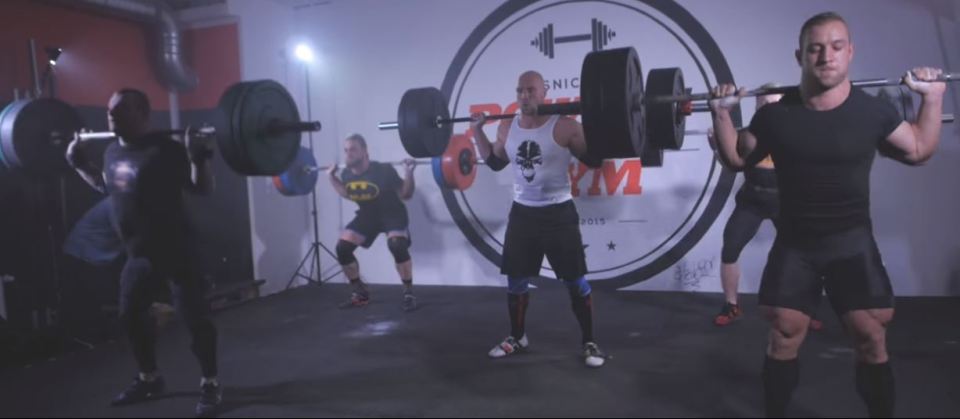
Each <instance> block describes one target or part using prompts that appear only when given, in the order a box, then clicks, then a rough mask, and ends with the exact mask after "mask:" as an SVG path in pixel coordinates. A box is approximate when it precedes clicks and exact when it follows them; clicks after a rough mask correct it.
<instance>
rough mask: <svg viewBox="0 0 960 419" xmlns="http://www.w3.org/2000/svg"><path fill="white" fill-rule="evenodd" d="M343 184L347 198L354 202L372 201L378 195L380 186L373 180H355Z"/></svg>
mask: <svg viewBox="0 0 960 419" xmlns="http://www.w3.org/2000/svg"><path fill="white" fill-rule="evenodd" d="M344 186H345V187H346V188H347V198H348V199H349V200H351V201H354V202H364V201H372V200H374V199H377V197H378V196H380V187H379V186H377V184H376V183H373V182H368V181H365V180H355V181H352V182H347V184H346V185H344Z"/></svg>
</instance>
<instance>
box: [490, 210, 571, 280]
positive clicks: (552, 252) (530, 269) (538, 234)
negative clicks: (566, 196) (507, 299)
mask: <svg viewBox="0 0 960 419" xmlns="http://www.w3.org/2000/svg"><path fill="white" fill-rule="evenodd" d="M544 256H546V257H547V260H548V261H550V266H551V267H553V271H554V272H556V274H557V278H560V279H564V280H574V279H578V278H580V277H582V276H584V275H586V273H587V257H586V254H585V253H584V250H583V238H582V237H581V236H580V215H579V214H578V213H577V207H576V206H575V205H574V204H573V201H566V202H563V203H560V204H554V205H548V206H545V207H528V206H525V205H521V204H518V203H516V202H514V203H513V207H512V208H510V218H509V221H508V222H507V236H506V239H505V240H504V243H503V263H502V264H501V267H500V273H502V274H504V275H507V276H511V277H515V278H526V277H531V276H538V275H540V265H542V264H543V257H544Z"/></svg>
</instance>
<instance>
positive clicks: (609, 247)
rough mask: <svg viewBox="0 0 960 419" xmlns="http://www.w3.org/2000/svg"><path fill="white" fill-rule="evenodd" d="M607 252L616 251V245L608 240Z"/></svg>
mask: <svg viewBox="0 0 960 419" xmlns="http://www.w3.org/2000/svg"><path fill="white" fill-rule="evenodd" d="M607 250H617V244H616V243H614V242H613V240H610V243H607Z"/></svg>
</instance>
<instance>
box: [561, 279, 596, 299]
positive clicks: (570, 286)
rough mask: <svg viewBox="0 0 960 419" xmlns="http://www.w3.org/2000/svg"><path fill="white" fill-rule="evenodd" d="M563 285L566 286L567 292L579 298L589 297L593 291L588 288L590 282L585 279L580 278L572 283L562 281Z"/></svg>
mask: <svg viewBox="0 0 960 419" xmlns="http://www.w3.org/2000/svg"><path fill="white" fill-rule="evenodd" d="M563 284H564V285H566V286H567V290H569V291H570V293H571V294H574V295H578V296H580V297H586V296H588V295H590V292H591V291H593V289H592V288H590V282H589V281H587V278H585V277H582V276H581V277H580V278H578V279H574V280H572V281H563Z"/></svg>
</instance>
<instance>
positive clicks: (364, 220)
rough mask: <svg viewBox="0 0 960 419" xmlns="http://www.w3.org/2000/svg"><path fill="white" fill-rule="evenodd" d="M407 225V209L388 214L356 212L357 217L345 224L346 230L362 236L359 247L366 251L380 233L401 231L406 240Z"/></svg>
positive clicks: (403, 208) (408, 236)
mask: <svg viewBox="0 0 960 419" xmlns="http://www.w3.org/2000/svg"><path fill="white" fill-rule="evenodd" d="M409 224H410V222H409V220H408V218H407V209H406V208H405V207H400V208H399V209H397V210H396V211H390V212H386V211H383V212H378V213H375V212H364V211H357V215H356V216H355V217H353V220H351V221H350V223H348V224H347V227H346V229H347V230H350V231H352V232H354V233H357V234H359V235H361V236H363V243H361V244H360V245H361V246H363V248H364V249H368V248H370V246H372V245H373V242H374V241H376V239H377V235H379V234H380V233H384V234H387V233H390V232H394V231H402V232H405V233H406V235H407V238H410V230H409V229H408V227H409Z"/></svg>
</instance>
